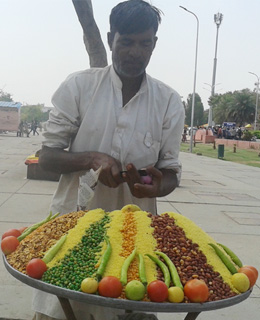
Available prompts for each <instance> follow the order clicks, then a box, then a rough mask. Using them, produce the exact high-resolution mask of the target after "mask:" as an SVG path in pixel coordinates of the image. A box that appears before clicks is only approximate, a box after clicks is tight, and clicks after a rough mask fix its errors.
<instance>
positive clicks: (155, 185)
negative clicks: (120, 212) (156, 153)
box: [123, 164, 163, 198]
mask: <svg viewBox="0 0 260 320" xmlns="http://www.w3.org/2000/svg"><path fill="white" fill-rule="evenodd" d="M126 169H127V172H124V173H123V179H124V181H125V182H126V183H127V184H128V186H129V188H130V190H131V193H132V195H133V196H134V197H136V198H155V197H158V196H159V195H160V189H161V183H162V177H163V174H162V172H161V171H160V170H158V169H156V168H155V167H153V166H150V167H147V168H146V172H147V174H148V175H149V176H150V177H151V179H152V181H151V184H144V183H143V182H142V178H141V176H140V174H139V173H138V170H137V169H136V168H135V166H134V165H133V164H128V165H127V166H126Z"/></svg>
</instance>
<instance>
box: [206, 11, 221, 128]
mask: <svg viewBox="0 0 260 320" xmlns="http://www.w3.org/2000/svg"><path fill="white" fill-rule="evenodd" d="M222 20H223V14H222V13H217V14H214V22H215V23H216V26H217V34H216V45H215V57H214V64H213V76H212V85H211V96H214V94H215V86H216V85H215V81H216V70H217V51H218V31H219V27H220V25H221V22H222ZM208 125H209V126H210V127H212V106H210V107H209V117H208Z"/></svg>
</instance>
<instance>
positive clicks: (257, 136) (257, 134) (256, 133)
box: [253, 130, 260, 139]
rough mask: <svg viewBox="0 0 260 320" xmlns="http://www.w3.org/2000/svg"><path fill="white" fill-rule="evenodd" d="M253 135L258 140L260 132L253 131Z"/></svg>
mask: <svg viewBox="0 0 260 320" xmlns="http://www.w3.org/2000/svg"><path fill="white" fill-rule="evenodd" d="M253 135H254V136H256V139H260V130H256V131H253Z"/></svg>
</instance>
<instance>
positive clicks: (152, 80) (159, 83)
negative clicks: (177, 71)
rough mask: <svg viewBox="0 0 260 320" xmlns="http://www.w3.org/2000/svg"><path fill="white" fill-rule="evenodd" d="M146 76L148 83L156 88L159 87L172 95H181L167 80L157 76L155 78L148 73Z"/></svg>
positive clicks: (163, 91)
mask: <svg viewBox="0 0 260 320" xmlns="http://www.w3.org/2000/svg"><path fill="white" fill-rule="evenodd" d="M146 77H147V83H148V85H150V86H152V87H153V88H155V89H158V90H159V91H161V92H162V93H163V94H165V93H168V94H170V95H172V94H175V95H179V94H178V92H177V91H176V90H175V89H173V88H172V87H171V86H169V85H168V84H166V83H165V82H163V81H161V80H158V79H156V78H153V77H151V76H150V75H148V74H147V75H146Z"/></svg>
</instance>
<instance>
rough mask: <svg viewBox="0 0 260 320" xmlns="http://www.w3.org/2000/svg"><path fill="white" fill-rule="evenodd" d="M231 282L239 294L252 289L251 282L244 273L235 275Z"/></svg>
mask: <svg viewBox="0 0 260 320" xmlns="http://www.w3.org/2000/svg"><path fill="white" fill-rule="evenodd" d="M231 282H232V284H233V286H234V287H235V288H236V289H237V290H238V291H239V292H246V291H247V290H248V289H249V287H250V281H249V279H248V277H247V276H246V275H245V274H244V273H240V272H238V273H235V274H233V275H232V277H231Z"/></svg>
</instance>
